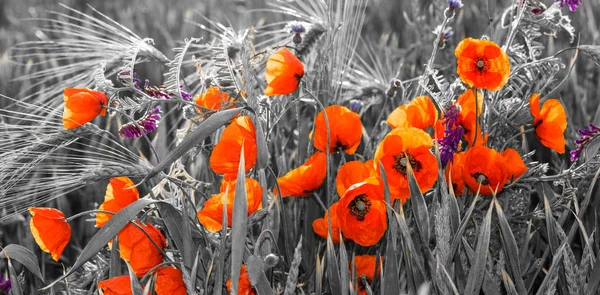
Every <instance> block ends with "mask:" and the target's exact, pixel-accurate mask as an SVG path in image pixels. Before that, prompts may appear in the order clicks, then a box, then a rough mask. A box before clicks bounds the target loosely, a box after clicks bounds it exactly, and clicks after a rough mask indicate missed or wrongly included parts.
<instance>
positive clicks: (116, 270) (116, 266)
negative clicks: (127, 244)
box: [108, 237, 121, 278]
mask: <svg viewBox="0 0 600 295" xmlns="http://www.w3.org/2000/svg"><path fill="white" fill-rule="evenodd" d="M112 241H113V242H112V245H111V247H112V249H110V266H109V267H110V268H109V270H108V277H109V278H114V277H118V276H120V275H121V257H120V254H119V237H115V238H114V239H113V240H112Z"/></svg>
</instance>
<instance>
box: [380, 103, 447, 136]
mask: <svg viewBox="0 0 600 295" xmlns="http://www.w3.org/2000/svg"><path fill="white" fill-rule="evenodd" d="M437 117H438V111H437V109H436V108H435V105H434V104H433V101H431V98H429V97H428V96H419V97H417V98H415V99H413V100H412V101H411V102H409V103H408V104H404V105H401V106H399V107H397V108H396V109H395V110H394V111H393V112H392V113H391V114H390V115H389V116H388V118H387V120H386V122H387V123H388V125H390V127H392V128H397V127H415V128H419V129H422V130H425V129H427V127H434V126H435V122H436V121H437Z"/></svg>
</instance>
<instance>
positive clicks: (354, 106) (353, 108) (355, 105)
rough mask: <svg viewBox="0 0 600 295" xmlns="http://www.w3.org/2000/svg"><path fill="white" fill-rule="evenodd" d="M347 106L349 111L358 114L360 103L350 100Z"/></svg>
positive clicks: (356, 100)
mask: <svg viewBox="0 0 600 295" xmlns="http://www.w3.org/2000/svg"><path fill="white" fill-rule="evenodd" d="M348 106H349V107H350V110H351V111H353V112H355V113H358V111H360V108H362V102H361V101H360V100H358V99H353V100H350V103H349V104H348Z"/></svg>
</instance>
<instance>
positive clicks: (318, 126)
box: [315, 105, 362, 155]
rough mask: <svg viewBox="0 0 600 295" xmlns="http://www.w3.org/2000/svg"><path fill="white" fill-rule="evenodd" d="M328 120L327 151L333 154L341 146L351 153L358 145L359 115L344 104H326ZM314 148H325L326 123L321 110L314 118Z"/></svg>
mask: <svg viewBox="0 0 600 295" xmlns="http://www.w3.org/2000/svg"><path fill="white" fill-rule="evenodd" d="M325 113H326V114H327V120H328V122H329V139H330V141H329V153H330V154H333V153H336V152H337V151H338V149H340V148H342V149H343V150H344V151H345V152H346V153H348V154H350V155H352V154H354V152H355V151H356V149H357V148H358V146H359V145H360V139H361V137H362V123H361V122H360V116H359V115H358V114H357V113H355V112H353V111H351V110H350V109H349V108H347V107H344V106H337V105H334V106H328V107H326V108H325ZM315 148H317V149H318V150H320V151H322V152H325V151H326V150H327V124H325V115H323V111H321V112H319V113H318V114H317V117H316V118H315Z"/></svg>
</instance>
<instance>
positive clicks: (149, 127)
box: [119, 106, 161, 138]
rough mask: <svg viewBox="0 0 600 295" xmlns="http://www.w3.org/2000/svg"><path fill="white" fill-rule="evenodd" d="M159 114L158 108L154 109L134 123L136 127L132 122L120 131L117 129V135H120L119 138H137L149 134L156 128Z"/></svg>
mask: <svg viewBox="0 0 600 295" xmlns="http://www.w3.org/2000/svg"><path fill="white" fill-rule="evenodd" d="M160 113H161V111H160V106H156V107H154V108H153V109H152V110H150V111H149V112H148V113H146V114H145V115H144V116H143V117H142V118H141V119H139V120H137V121H136V123H137V125H136V124H135V123H133V122H130V123H127V124H125V125H123V126H121V129H119V135H121V138H138V137H142V136H143V135H145V134H148V133H150V132H154V131H155V130H156V128H157V127H158V123H159V120H160ZM138 125H139V127H138Z"/></svg>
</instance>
